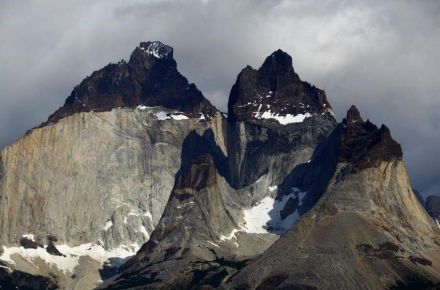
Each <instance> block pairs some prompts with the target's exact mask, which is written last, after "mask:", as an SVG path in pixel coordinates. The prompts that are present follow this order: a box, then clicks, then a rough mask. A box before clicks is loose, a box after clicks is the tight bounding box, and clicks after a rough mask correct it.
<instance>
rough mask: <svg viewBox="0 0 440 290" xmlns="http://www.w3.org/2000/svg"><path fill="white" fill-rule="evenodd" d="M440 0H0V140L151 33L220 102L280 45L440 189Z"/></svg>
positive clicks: (423, 182) (426, 190) (338, 103)
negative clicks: (382, 130) (384, 131)
mask: <svg viewBox="0 0 440 290" xmlns="http://www.w3.org/2000/svg"><path fill="white" fill-rule="evenodd" d="M439 14H440V2H438V1H339V0H324V1H300V0H298V1H282V0H279V1H265V0H259V1H251V0H244V1H232V0H231V1H225V0H223V1H214V0H211V1H208V0H205V1H196V0H186V1H122V0H119V1H117V0H106V1H93V2H91V1H78V0H76V1H10V0H5V1H2V2H1V3H0V37H1V41H0V63H1V66H0V100H1V105H0V147H3V146H5V145H6V144H8V143H11V142H13V141H14V140H15V139H17V138H19V137H20V136H22V135H23V134H24V132H25V131H26V130H27V129H29V128H32V127H34V126H36V125H38V124H39V123H41V122H42V121H44V120H46V119H47V117H48V115H49V114H50V113H52V112H53V111H54V110H55V109H56V108H58V107H59V106H61V105H62V104H63V102H64V100H65V98H66V97H67V96H68V95H69V94H70V92H71V90H72V89H73V87H74V86H75V85H76V84H78V83H79V82H80V81H81V80H82V79H83V78H84V77H85V76H87V75H89V74H90V73H91V72H92V71H94V70H96V69H99V68H100V67H102V66H104V65H105V64H107V63H109V62H116V61H118V60H120V59H122V58H125V59H127V58H128V57H129V55H130V53H131V51H132V50H133V48H134V47H135V46H136V45H137V44H138V43H139V42H140V41H145V40H161V41H163V42H165V43H167V44H169V45H171V46H173V47H174V49H175V58H176V60H177V62H178V66H179V70H180V71H181V72H182V73H183V74H184V75H185V76H187V77H188V79H189V80H190V81H191V82H194V83H196V85H197V86H198V87H199V89H201V90H202V92H203V93H204V94H205V96H206V97H207V98H208V99H210V100H211V101H212V103H213V104H215V105H216V106H217V107H218V108H220V109H223V110H224V109H225V108H226V103H227V97H228V94H229V90H230V88H231V86H232V84H233V83H234V81H235V78H236V76H237V74H238V72H239V71H240V70H241V69H242V68H243V67H244V66H246V65H247V64H249V65H252V66H253V67H258V66H259V65H260V64H261V63H262V61H263V60H264V58H265V57H266V56H267V55H269V54H270V53H271V52H272V51H274V50H276V49H278V48H281V49H283V50H285V51H287V52H288V53H289V54H291V55H292V57H293V61H294V67H295V70H296V71H297V72H298V73H299V75H300V76H301V78H302V79H304V80H307V81H309V82H311V83H313V84H315V85H316V86H318V87H320V88H322V89H325V90H326V92H327V95H328V98H329V100H330V102H331V103H332V105H333V107H334V108H335V111H336V113H337V115H338V116H339V118H342V116H343V115H344V113H345V110H346V109H347V108H348V107H349V105H351V104H356V105H357V106H358V107H359V109H360V110H361V112H362V113H363V116H364V117H366V118H369V119H371V120H372V121H373V122H374V123H378V124H380V123H385V124H387V125H388V126H389V127H390V128H391V131H392V133H393V135H394V137H395V138H396V139H397V140H398V141H399V142H400V143H401V144H402V145H403V149H404V154H405V161H406V164H407V167H408V170H409V173H410V176H411V180H412V183H413V185H414V187H415V188H417V189H419V190H420V191H422V193H423V194H424V195H428V194H440V178H439V177H440V176H439V175H440V174H439V172H440V164H439V162H438V159H440V158H439V157H440V133H439V130H440V114H439V113H438V110H439V107H440V81H439V75H440V69H439V65H440V49H439V48H440V17H439Z"/></svg>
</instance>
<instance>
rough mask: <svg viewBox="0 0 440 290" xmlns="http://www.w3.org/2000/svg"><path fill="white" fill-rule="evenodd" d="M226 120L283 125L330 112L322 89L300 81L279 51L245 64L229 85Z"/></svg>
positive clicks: (285, 57) (287, 60)
mask: <svg viewBox="0 0 440 290" xmlns="http://www.w3.org/2000/svg"><path fill="white" fill-rule="evenodd" d="M228 111H229V119H230V120H239V121H244V120H248V121H254V122H258V123H260V122H263V123H268V122H269V123H270V122H272V123H274V124H281V125H287V124H292V123H301V122H303V121H304V120H305V119H308V118H310V117H312V116H314V115H316V114H321V113H324V112H329V111H331V106H330V104H329V103H328V101H327V98H326V95H325V92H324V91H322V90H320V89H318V88H316V87H315V86H313V85H311V84H309V83H308V82H304V81H302V80H301V79H300V78H299V76H298V74H297V73H296V72H295V70H294V68H293V65H292V57H291V56H290V55H289V54H287V53H286V52H284V51H282V50H280V49H279V50H277V51H275V52H273V53H272V54H271V55H269V56H268V57H267V58H266V60H265V61H264V62H263V65H262V66H261V67H260V68H259V69H258V70H255V69H253V68H252V67H250V66H246V67H245V68H244V69H243V70H242V71H241V72H240V74H239V75H238V77H237V80H236V82H235V84H234V86H233V87H232V90H231V93H230V96H229V102H228Z"/></svg>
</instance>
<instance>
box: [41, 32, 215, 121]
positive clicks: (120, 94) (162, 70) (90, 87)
mask: <svg viewBox="0 0 440 290" xmlns="http://www.w3.org/2000/svg"><path fill="white" fill-rule="evenodd" d="M139 105H142V106H150V107H153V106H163V107H165V108H169V109H173V110H178V111H181V112H183V113H185V114H187V115H188V116H189V117H200V115H201V114H204V115H206V116H212V115H213V114H214V113H215V112H216V111H217V109H216V108H215V107H214V106H213V105H211V103H210V102H209V101H208V100H207V99H205V97H204V96H203V95H202V93H201V92H200V91H199V90H198V89H197V87H196V86H195V85H194V84H192V83H189V82H188V80H187V79H186V78H185V77H184V76H182V75H181V74H180V73H179V71H178V70H177V63H176V61H175V60H174V59H173V48H172V47H170V46H167V45H165V44H163V43H161V42H159V41H153V42H141V43H140V45H139V46H138V47H136V48H135V49H134V51H133V53H132V54H131V56H130V60H129V61H128V62H125V61H120V62H118V63H116V64H114V63H111V64H109V65H107V66H105V67H103V68H102V69H100V70H97V71H95V72H93V73H92V75H91V76H89V77H87V78H85V79H84V80H83V81H82V82H81V83H80V84H79V85H78V86H76V87H75V88H74V89H73V91H72V93H71V95H70V96H69V97H68V98H67V99H66V102H65V104H64V106H62V107H61V108H59V109H58V110H57V111H56V112H55V113H53V114H52V115H51V116H50V117H49V119H48V121H47V122H46V123H43V124H42V125H41V126H45V125H47V124H51V123H54V122H56V121H58V120H59V119H62V118H64V117H66V116H69V115H72V114H75V113H78V112H88V111H110V110H112V109H113V108H118V107H122V108H124V107H129V108H136V107H137V106H139Z"/></svg>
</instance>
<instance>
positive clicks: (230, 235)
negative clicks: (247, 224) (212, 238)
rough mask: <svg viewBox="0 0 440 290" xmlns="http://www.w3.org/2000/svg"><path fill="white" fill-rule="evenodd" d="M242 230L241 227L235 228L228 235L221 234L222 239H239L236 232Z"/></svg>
mask: <svg viewBox="0 0 440 290" xmlns="http://www.w3.org/2000/svg"><path fill="white" fill-rule="evenodd" d="M240 231H241V230H239V229H233V230H232V232H231V233H230V234H229V235H227V236H224V235H220V241H226V240H231V239H237V237H236V236H235V234H236V233H238V232H240Z"/></svg>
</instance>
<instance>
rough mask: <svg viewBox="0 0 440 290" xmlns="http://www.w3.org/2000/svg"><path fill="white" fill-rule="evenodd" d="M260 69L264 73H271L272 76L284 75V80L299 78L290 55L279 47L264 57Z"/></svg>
mask: <svg viewBox="0 0 440 290" xmlns="http://www.w3.org/2000/svg"><path fill="white" fill-rule="evenodd" d="M261 70H262V71H264V72H265V73H266V74H271V75H274V76H283V75H285V76H286V80H289V81H292V80H297V81H298V80H299V77H298V75H297V74H296V73H295V70H294V69H293V64H292V57H291V56H290V55H289V54H288V53H286V52H284V51H282V50H281V49H278V50H276V51H274V52H273V53H272V54H271V55H270V56H268V57H267V58H266V60H265V61H264V63H263V65H262V66H261Z"/></svg>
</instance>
